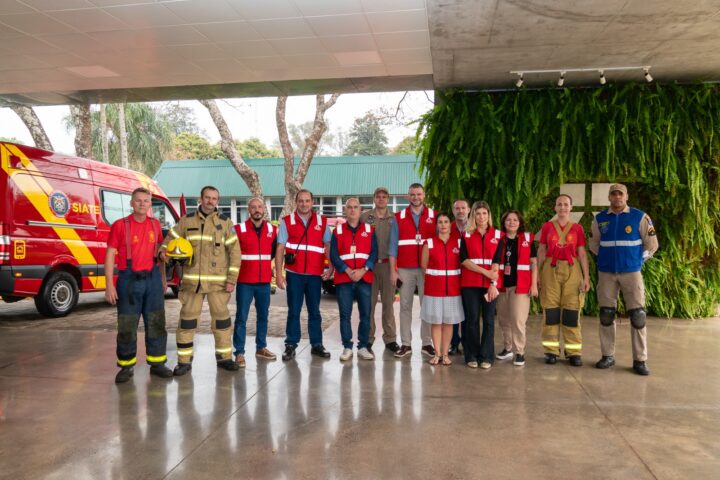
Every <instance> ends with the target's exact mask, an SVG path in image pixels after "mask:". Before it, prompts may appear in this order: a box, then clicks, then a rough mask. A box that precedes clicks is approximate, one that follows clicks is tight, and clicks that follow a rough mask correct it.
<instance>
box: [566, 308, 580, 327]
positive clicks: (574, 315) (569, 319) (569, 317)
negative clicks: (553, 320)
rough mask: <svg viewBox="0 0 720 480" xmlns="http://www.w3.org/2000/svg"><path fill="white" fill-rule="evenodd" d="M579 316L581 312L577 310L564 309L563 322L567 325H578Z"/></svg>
mask: <svg viewBox="0 0 720 480" xmlns="http://www.w3.org/2000/svg"><path fill="white" fill-rule="evenodd" d="M579 318H580V312H578V311H577V310H563V312H562V324H563V325H565V326H566V327H577V326H578V319H579Z"/></svg>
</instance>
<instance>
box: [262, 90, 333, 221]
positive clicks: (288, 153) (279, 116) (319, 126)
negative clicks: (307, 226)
mask: <svg viewBox="0 0 720 480" xmlns="http://www.w3.org/2000/svg"><path fill="white" fill-rule="evenodd" d="M339 96H340V94H339V93H333V94H332V95H331V96H330V98H329V99H328V100H327V101H326V100H325V95H317V96H316V97H315V120H314V121H313V128H312V131H311V132H310V135H308V136H307V137H306V138H305V148H303V151H302V155H301V156H300V164H299V165H298V168H297V172H296V171H295V152H294V151H293V148H292V145H291V143H290V139H289V135H288V131H287V125H286V123H285V109H286V104H287V97H278V101H277V107H276V108H275V122H276V123H277V129H278V137H279V139H280V146H281V147H282V150H283V157H284V158H285V201H284V202H283V211H282V213H281V215H288V214H289V213H290V212H292V211H293V209H294V208H295V195H297V192H298V191H299V190H301V189H302V186H303V183H304V182H305V176H306V175H307V172H308V170H310V164H311V163H312V160H313V158H314V157H315V153H316V152H317V148H318V144H319V143H320V139H321V138H322V136H323V134H324V133H325V131H326V130H327V123H326V122H325V112H326V111H327V110H328V109H329V108H330V107H332V106H333V105H335V102H337V99H338V97H339Z"/></svg>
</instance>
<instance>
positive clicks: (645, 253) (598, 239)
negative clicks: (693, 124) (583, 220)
mask: <svg viewBox="0 0 720 480" xmlns="http://www.w3.org/2000/svg"><path fill="white" fill-rule="evenodd" d="M609 200H610V208H608V209H607V210H603V211H602V212H600V213H598V214H597V216H596V217H595V220H593V223H592V238H591V239H590V243H589V247H590V251H591V252H593V253H594V254H595V255H597V269H598V283H597V298H598V304H599V305H600V349H601V350H602V358H601V359H600V361H598V362H597V363H596V364H595V366H596V367H597V368H602V369H605V368H610V367H612V366H613V365H615V313H616V311H617V296H618V292H619V291H622V294H623V300H624V301H625V309H626V310H627V313H628V315H629V316H630V324H631V326H632V328H631V329H630V330H631V339H632V349H633V370H634V371H635V373H637V374H638V375H649V374H650V370H649V369H648V367H647V364H646V362H647V327H646V326H645V319H646V313H645V284H644V283H643V278H642V266H643V263H645V261H646V260H647V259H648V258H650V257H652V255H653V254H654V253H655V251H657V249H658V241H657V236H656V235H655V228H654V227H653V223H652V220H650V217H649V216H648V215H647V214H646V213H645V212H643V211H641V210H638V209H636V208H631V207H628V204H627V201H628V191H627V187H626V186H625V185H623V184H620V183H616V184H613V185H611V186H610V195H609Z"/></svg>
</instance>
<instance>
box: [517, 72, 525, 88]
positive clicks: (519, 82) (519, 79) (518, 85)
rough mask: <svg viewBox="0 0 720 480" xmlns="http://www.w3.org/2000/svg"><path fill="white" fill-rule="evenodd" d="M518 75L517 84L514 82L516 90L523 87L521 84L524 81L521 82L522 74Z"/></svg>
mask: <svg viewBox="0 0 720 480" xmlns="http://www.w3.org/2000/svg"><path fill="white" fill-rule="evenodd" d="M518 75H520V78H518V79H517V82H515V86H516V87H517V88H520V87H522V86H523V83H524V81H523V74H522V73H519V74H518Z"/></svg>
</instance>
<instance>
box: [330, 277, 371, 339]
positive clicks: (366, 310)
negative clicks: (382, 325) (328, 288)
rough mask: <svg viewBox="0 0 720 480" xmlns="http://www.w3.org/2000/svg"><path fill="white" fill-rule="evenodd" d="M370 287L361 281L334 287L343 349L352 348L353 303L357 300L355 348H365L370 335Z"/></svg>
mask: <svg viewBox="0 0 720 480" xmlns="http://www.w3.org/2000/svg"><path fill="white" fill-rule="evenodd" d="M371 292H372V285H371V284H369V283H365V282H363V281H362V280H360V281H359V282H350V283H341V284H339V285H335V296H336V297H337V303H338V310H339V311H340V337H341V338H342V344H343V347H345V348H352V324H351V322H350V318H351V317H352V307H353V302H354V301H355V300H357V304H358V312H359V313H360V324H359V325H358V335H357V338H358V344H357V348H365V347H367V344H368V336H369V335H370V297H371Z"/></svg>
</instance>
